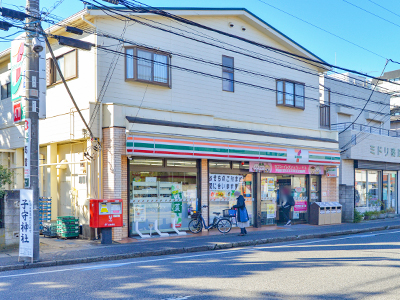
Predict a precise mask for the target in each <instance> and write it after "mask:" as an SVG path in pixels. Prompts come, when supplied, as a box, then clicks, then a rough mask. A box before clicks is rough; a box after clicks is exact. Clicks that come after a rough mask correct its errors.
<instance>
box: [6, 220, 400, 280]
mask: <svg viewBox="0 0 400 300" xmlns="http://www.w3.org/2000/svg"><path fill="white" fill-rule="evenodd" d="M399 224H400V220H399V218H395V219H385V220H376V221H368V222H364V223H344V224H339V225H330V226H310V225H295V226H291V227H284V228H283V229H280V230H269V231H253V232H250V233H249V234H248V235H247V236H244V237H238V236H237V234H235V233H229V234H226V235H222V234H218V235H210V236H197V235H192V236H190V237H185V238H171V239H167V240H158V239H156V238H155V239H151V240H143V241H139V242H135V243H131V244H119V245H118V244H113V245H109V246H105V245H100V244H94V243H91V242H88V243H91V244H93V245H92V246H91V247H88V248H86V247H85V248H78V249H70V248H67V247H66V248H65V250H60V251H50V252H49V251H45V252H41V254H40V261H41V262H51V261H63V260H66V261H67V260H70V261H71V260H79V259H85V258H92V257H94V258H100V257H106V256H110V255H115V256H118V255H124V254H137V255H138V256H140V255H142V254H143V253H146V252H147V253H149V255H152V254H151V252H152V251H159V252H162V251H165V252H166V254H170V253H168V251H170V250H174V249H184V248H190V247H202V246H203V247H210V246H215V245H216V244H224V243H225V244H226V243H236V242H249V241H255V240H261V239H274V238H278V239H279V238H281V239H284V238H288V237H296V236H300V235H314V234H315V235H318V234H322V235H324V234H326V235H329V234H338V235H340V234H343V233H341V232H343V231H346V230H368V229H370V228H377V227H382V228H383V227H393V226H399ZM381 230H382V229H381ZM70 242H71V241H70V240H68V241H59V243H64V244H68V243H70ZM155 255H160V253H158V254H155ZM121 258H122V257H121ZM13 265H23V263H18V252H16V253H12V254H10V255H3V256H1V257H0V269H1V266H13ZM0 274H1V273H0Z"/></svg>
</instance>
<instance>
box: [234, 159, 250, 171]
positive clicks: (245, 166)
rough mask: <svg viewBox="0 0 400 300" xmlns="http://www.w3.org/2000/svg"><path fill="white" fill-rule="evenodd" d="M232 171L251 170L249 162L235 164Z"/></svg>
mask: <svg viewBox="0 0 400 300" xmlns="http://www.w3.org/2000/svg"><path fill="white" fill-rule="evenodd" d="M232 169H241V170H249V162H248V161H247V162H233V163H232Z"/></svg>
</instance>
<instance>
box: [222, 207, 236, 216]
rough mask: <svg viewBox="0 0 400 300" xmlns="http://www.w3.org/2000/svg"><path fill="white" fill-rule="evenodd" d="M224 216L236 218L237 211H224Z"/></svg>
mask: <svg viewBox="0 0 400 300" xmlns="http://www.w3.org/2000/svg"><path fill="white" fill-rule="evenodd" d="M222 215H223V216H224V217H225V218H229V217H236V210H235V209H224V210H223V211H222Z"/></svg>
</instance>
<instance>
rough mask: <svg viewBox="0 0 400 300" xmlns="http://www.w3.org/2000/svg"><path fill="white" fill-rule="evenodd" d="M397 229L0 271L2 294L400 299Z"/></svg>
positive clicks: (8, 296)
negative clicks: (177, 253) (72, 264)
mask: <svg viewBox="0 0 400 300" xmlns="http://www.w3.org/2000/svg"><path fill="white" fill-rule="evenodd" d="M399 249H400V230H388V231H382V232H373V233H365V234H358V235H349V236H340V237H332V238H327V239H314V240H304V241H295V242H287V243H279V244H269V245H263V246H258V247H245V248H233V249H229V250H219V251H212V252H200V253H192V254H190V253H187V254H179V255H169V256H161V257H148V258H136V259H127V260H120V261H113V262H102V263H91V264H81V265H77V266H59V267H50V268H39V269H31V270H28V269H25V270H18V271H8V272H2V273H0V299H59V300H61V299H118V298H124V299H180V300H183V299H216V300H219V299H399V298H400V296H399V295H400V284H399V281H398V278H399V275H400V268H399V267H400V251H399Z"/></svg>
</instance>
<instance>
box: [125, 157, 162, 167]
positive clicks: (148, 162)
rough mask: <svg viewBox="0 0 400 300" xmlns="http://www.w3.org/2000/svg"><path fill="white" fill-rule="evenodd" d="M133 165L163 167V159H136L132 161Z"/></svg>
mask: <svg viewBox="0 0 400 300" xmlns="http://www.w3.org/2000/svg"><path fill="white" fill-rule="evenodd" d="M131 165H134V166H159V167H161V166H163V159H161V158H134V159H132V160H131Z"/></svg>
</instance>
